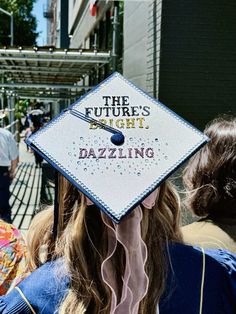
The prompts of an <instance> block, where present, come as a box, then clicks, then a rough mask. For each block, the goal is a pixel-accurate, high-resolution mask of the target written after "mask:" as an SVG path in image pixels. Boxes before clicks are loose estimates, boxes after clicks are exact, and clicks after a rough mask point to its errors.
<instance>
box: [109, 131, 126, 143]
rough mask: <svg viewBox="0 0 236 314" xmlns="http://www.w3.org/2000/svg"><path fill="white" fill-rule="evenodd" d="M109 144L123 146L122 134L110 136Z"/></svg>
mask: <svg viewBox="0 0 236 314" xmlns="http://www.w3.org/2000/svg"><path fill="white" fill-rule="evenodd" d="M111 142H112V143H113V144H114V145H117V146H120V145H122V144H124V142H125V137H124V135H123V134H122V133H115V134H113V135H112V136H111Z"/></svg>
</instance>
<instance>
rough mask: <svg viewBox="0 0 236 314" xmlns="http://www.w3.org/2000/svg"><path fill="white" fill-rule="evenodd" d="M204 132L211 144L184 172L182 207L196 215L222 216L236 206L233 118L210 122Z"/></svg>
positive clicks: (235, 157) (235, 122) (235, 141)
mask: <svg viewBox="0 0 236 314" xmlns="http://www.w3.org/2000/svg"><path fill="white" fill-rule="evenodd" d="M204 133H205V134H206V135H207V136H209V138H210V142H209V143H208V144H207V145H205V146H204V147H203V148H202V149H201V150H200V151H199V152H197V153H196V154H195V155H194V156H193V157H192V158H191V159H190V161H189V163H188V165H187V167H186V168H185V170H184V176H183V182H184V185H185V187H186V190H187V194H186V195H187V196H186V199H185V204H186V206H187V207H188V208H190V209H191V210H192V211H193V212H194V214H195V215H197V216H202V217H203V216H207V215H209V214H211V215H216V214H218V215H219V214H223V212H224V213H225V212H226V211H228V210H230V211H231V212H232V209H234V211H235V207H236V117H233V116H223V117H220V118H217V119H214V120H213V121H211V122H210V123H209V124H208V125H207V126H206V128H205V131H204Z"/></svg>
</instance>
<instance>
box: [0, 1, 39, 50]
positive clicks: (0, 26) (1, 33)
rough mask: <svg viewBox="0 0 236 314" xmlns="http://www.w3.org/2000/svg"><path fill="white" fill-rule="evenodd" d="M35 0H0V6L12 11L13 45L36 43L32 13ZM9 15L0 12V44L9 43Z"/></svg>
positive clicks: (7, 44) (34, 18)
mask: <svg viewBox="0 0 236 314" xmlns="http://www.w3.org/2000/svg"><path fill="white" fill-rule="evenodd" d="M35 1H36V0H11V1H9V0H0V8H2V9H4V10H6V11H8V12H13V15H14V46H32V45H34V44H35V43H36V38H37V36H38V33H37V32H36V27H37V21H36V17H35V16H33V15H32V10H33V5H34V3H35ZM9 35H10V17H9V16H7V15H6V14H4V13H2V12H0V45H1V46H9V45H10V37H9Z"/></svg>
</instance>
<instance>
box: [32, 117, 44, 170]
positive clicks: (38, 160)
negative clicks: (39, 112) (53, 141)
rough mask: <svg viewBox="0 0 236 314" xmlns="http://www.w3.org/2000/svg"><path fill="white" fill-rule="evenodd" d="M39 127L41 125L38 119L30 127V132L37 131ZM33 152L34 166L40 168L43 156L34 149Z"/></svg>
mask: <svg viewBox="0 0 236 314" xmlns="http://www.w3.org/2000/svg"><path fill="white" fill-rule="evenodd" d="M41 127H42V123H41V122H39V121H38V122H35V123H34V125H33V128H32V134H33V133H35V132H37V131H38V130H39V129H40V128H41ZM33 153H34V159H35V164H36V168H41V167H42V162H43V157H42V156H41V155H39V154H38V153H37V152H36V151H34V152H33Z"/></svg>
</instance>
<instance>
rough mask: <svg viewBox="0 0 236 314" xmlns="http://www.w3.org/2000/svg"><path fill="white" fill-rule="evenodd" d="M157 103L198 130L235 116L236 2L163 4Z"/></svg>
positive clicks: (181, 0)
mask: <svg viewBox="0 0 236 314" xmlns="http://www.w3.org/2000/svg"><path fill="white" fill-rule="evenodd" d="M161 26H162V27H161V54H160V72H159V99H160V101H162V102H163V103H164V104H166V105H168V106H169V107H170V108H172V109H173V110H174V111H176V112H177V113H179V114H180V115H182V116H183V117H185V118H186V119H187V120H189V121H190V122H192V123H193V124H194V125H196V126H198V127H200V128H202V127H203V126H204V125H205V123H206V122H207V121H209V120H210V119H212V118H213V117H215V116H216V115H218V114H219V113H227V112H230V111H231V112H235V111H236V1H235V0H227V1H222V0H178V1H176V0H163V1H162V24H161Z"/></svg>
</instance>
